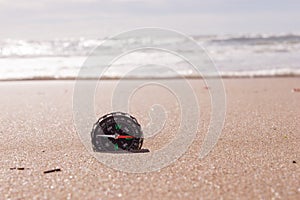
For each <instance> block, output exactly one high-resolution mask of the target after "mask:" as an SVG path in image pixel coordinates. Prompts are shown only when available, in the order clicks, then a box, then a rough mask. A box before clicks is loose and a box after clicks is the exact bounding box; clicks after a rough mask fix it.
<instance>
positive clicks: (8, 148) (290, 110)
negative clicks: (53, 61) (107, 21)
mask: <svg viewBox="0 0 300 200" xmlns="http://www.w3.org/2000/svg"><path fill="white" fill-rule="evenodd" d="M128 81H130V80H128ZM169 81H172V80H169ZM115 83H116V81H105V83H103V88H102V90H101V91H100V92H99V94H98V97H99V100H97V102H100V100H101V98H103V99H102V101H104V100H106V101H107V100H108V97H109V95H110V94H111V91H112V90H111V89H112V88H113V85H114V84H115ZM191 84H192V86H193V88H194V89H195V90H196V91H199V92H198V93H197V96H198V98H199V102H200V103H199V105H200V107H201V119H200V124H199V128H198V132H197V137H196V139H195V141H194V142H193V143H192V145H191V146H190V148H189V149H188V151H187V152H186V153H185V154H184V155H183V156H182V157H181V158H180V159H178V160H177V161H175V162H174V163H173V164H171V165H170V166H168V167H165V168H163V169H161V170H159V171H156V172H149V173H141V174H132V173H125V172H121V171H116V170H113V169H110V168H108V167H107V166H105V165H103V164H102V163H100V162H98V161H97V160H96V159H95V158H94V157H93V156H91V155H90V154H89V153H88V151H87V150H86V148H85V147H84V145H83V144H82V143H81V141H80V139H79V137H78V135H77V133H76V131H75V126H74V124H73V118H72V94H73V87H74V81H23V82H22V81H20V82H0V95H1V98H0V110H1V115H0V116H1V118H0V154H1V160H0V199H29V198H30V199H32V198H36V199H43V198H47V199H57V198H60V199H62V198H63V199H66V198H67V199H82V198H85V199H118V198H120V199H129V198H131V199H159V198H160V199H183V198H184V199H221V198H223V199H237V198H238V199H300V167H299V165H300V93H299V92H293V89H294V88H299V87H300V79H299V78H255V79H246V78H245V79H225V80H224V86H225V89H226V98H227V111H226V121H225V125H224V129H223V132H222V135H221V137H220V139H219V141H218V143H217V145H216V146H215V148H214V149H213V150H212V151H211V152H210V154H209V155H208V156H207V157H205V158H204V159H202V160H199V159H198V154H199V151H200V146H201V144H202V142H203V138H204V136H205V134H206V131H207V128H208V125H209V119H210V118H209V113H210V101H209V96H208V90H207V89H206V88H205V85H204V84H203V82H202V81H196V80H191ZM147 90H148V91H147ZM156 90H157V91H156ZM159 90H160V89H159V88H155V87H153V88H144V91H142V90H141V91H140V92H139V93H137V94H136V95H135V96H134V97H133V99H132V103H133V104H132V106H131V114H133V115H134V116H135V117H137V119H138V120H139V121H140V122H141V124H142V125H145V124H147V123H148V122H149V118H148V115H147V109H148V108H149V106H150V105H152V104H153V103H155V102H156V101H157V100H160V101H162V103H163V104H164V105H165V106H166V108H167V109H168V113H169V115H168V117H169V118H168V121H167V124H166V125H165V127H164V129H163V131H162V133H161V134H158V135H157V136H155V137H154V138H149V139H147V140H145V144H144V146H145V147H146V148H149V149H150V150H151V151H155V150H157V149H160V148H161V147H163V146H164V144H165V143H168V142H169V141H171V139H172V137H173V135H172V134H173V132H174V130H173V129H176V126H177V125H176V124H177V123H178V118H179V116H178V109H176V105H177V104H176V101H174V99H173V98H172V95H170V94H168V93H167V92H165V93H164V92H161V93H162V94H163V95H153V94H156V93H157V92H158V91H159ZM155 92H156V93H155ZM101 94H106V95H101ZM141 99H142V100H141ZM97 106H98V107H97V115H99V117H100V116H101V115H102V114H105V113H106V112H109V111H110V109H109V106H108V104H106V103H101V105H97ZM174 127H175V128H174ZM53 169H60V171H59V170H57V171H56V172H52V173H47V174H45V173H44V171H47V170H53Z"/></svg>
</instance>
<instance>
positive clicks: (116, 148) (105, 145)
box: [91, 112, 149, 153]
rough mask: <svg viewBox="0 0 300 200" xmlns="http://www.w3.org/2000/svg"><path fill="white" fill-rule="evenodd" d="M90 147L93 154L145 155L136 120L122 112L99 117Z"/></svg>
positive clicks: (141, 133)
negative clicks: (128, 153) (129, 153)
mask: <svg viewBox="0 0 300 200" xmlns="http://www.w3.org/2000/svg"><path fill="white" fill-rule="evenodd" d="M91 138H92V146H93V150H94V151H95V152H112V153H114V152H115V153H120V152H123V153H126V152H132V153H145V152H149V150H148V149H142V145H143V140H144V139H143V132H142V129H141V126H140V124H139V123H138V122H137V120H136V118H134V117H132V116H131V115H129V114H127V113H123V112H114V113H110V114H107V115H104V116H103V117H101V118H100V119H99V120H98V121H97V122H96V124H95V125H94V127H93V130H92V133H91Z"/></svg>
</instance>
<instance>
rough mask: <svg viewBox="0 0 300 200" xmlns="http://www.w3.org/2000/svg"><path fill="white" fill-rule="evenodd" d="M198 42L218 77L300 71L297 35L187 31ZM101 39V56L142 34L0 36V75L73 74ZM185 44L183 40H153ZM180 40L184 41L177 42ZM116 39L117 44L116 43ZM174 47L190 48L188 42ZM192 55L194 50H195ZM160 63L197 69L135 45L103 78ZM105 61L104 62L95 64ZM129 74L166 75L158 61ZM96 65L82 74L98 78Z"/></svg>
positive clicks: (189, 72)
mask: <svg viewBox="0 0 300 200" xmlns="http://www.w3.org/2000/svg"><path fill="white" fill-rule="evenodd" d="M191 37H192V38H193V39H194V40H195V41H196V42H197V43H198V44H199V45H201V46H202V47H203V48H204V49H205V50H206V52H207V54H208V55H209V57H210V58H211V59H212V61H213V62H214V64H215V66H216V67H217V69H218V71H219V73H220V75H221V76H223V77H255V76H299V75H300V35H297V34H277V35H276V34H269V35H268V34H261V35H257V34H256V35H251V34H249V35H223V36H218V35H206V36H203V35H196V36H191ZM104 40H108V42H106V43H105V44H106V46H105V47H104V49H106V50H105V51H104V52H103V55H101V56H104V57H105V56H107V55H110V54H112V53H113V52H114V49H115V48H122V43H137V44H136V45H137V46H138V45H139V44H138V43H139V42H143V40H147V38H144V39H142V40H141V39H140V38H139V39H135V38H128V39H124V41H121V42H120V41H114V40H111V41H109V39H86V38H78V39H74V38H69V39H53V40H14V39H2V40H0V80H15V79H21V80H22V79H33V80H34V79H66V78H70V79H72V78H76V77H77V75H78V72H79V69H80V68H81V66H82V65H83V64H84V62H85V60H86V59H87V57H88V56H89V55H90V53H91V52H92V51H93V50H94V49H95V48H96V47H97V46H99V45H101V44H102V42H103V41H104ZM152 42H156V43H165V44H166V46H168V45H173V47H174V45H177V44H178V43H181V46H184V43H185V41H184V40H178V41H176V40H172V38H169V39H164V40H161V41H152ZM182 43H183V45H182ZM120 44H121V45H120ZM178 51H179V52H185V53H190V54H193V49H191V48H189V46H188V45H187V46H184V48H181V49H178ZM195 56H197V55H195ZM151 63H160V64H161V65H162V66H171V67H174V68H175V69H176V70H177V71H178V72H179V74H178V75H180V76H186V77H194V76H197V73H196V72H195V71H194V70H193V69H191V66H189V65H188V64H187V63H185V62H183V60H182V59H181V58H179V57H176V56H175V55H172V54H169V53H164V52H160V51H136V52H132V53H130V54H128V55H125V56H123V57H121V58H119V59H118V60H116V61H115V62H114V63H113V64H112V66H111V68H110V69H109V70H108V71H107V72H106V74H105V76H106V77H107V78H118V77H123V76H124V73H125V71H126V70H125V69H127V68H128V67H130V66H136V65H145V64H151ZM97 67H106V66H97ZM131 75H132V77H136V78H139V77H149V78H155V77H160V78H161V77H162V78H163V77H170V76H173V74H172V75H171V74H168V71H166V70H164V69H163V67H161V68H160V67H158V66H155V67H149V69H147V70H144V71H143V70H140V71H135V73H133V74H131ZM97 77H99V74H97V72H96V71H95V73H94V74H90V77H87V78H97Z"/></svg>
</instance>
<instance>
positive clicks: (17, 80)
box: [0, 74, 300, 82]
mask: <svg viewBox="0 0 300 200" xmlns="http://www.w3.org/2000/svg"><path fill="white" fill-rule="evenodd" d="M183 78H184V79H188V80H197V79H199V80H203V79H218V78H219V79H261V78H272V79H273V78H300V74H299V75H298V74H297V75H296V74H295V75H276V76H273V75H254V76H251V75H245V76H226V75H224V76H219V77H217V76H207V77H205V78H203V77H202V76H182V77H102V78H100V79H98V78H77V77H61V78H56V77H33V78H11V79H0V82H19V81H76V80H93V81H94V80H164V79H165V80H180V79H183Z"/></svg>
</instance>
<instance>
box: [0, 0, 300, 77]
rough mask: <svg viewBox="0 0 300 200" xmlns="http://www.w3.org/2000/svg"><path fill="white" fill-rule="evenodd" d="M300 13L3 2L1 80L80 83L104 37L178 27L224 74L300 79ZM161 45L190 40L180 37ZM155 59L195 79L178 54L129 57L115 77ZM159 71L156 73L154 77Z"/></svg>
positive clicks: (108, 0)
mask: <svg viewBox="0 0 300 200" xmlns="http://www.w3.org/2000/svg"><path fill="white" fill-rule="evenodd" d="M299 11H300V1H297V0H286V1H280V0H226V1H225V0H209V1H197V0H185V1H179V0H39V1H34V0H28V1H21V0H0V28H1V31H0V80H15V79H33V80H34V79H61V78H74V77H76V76H77V73H78V70H79V68H80V66H82V64H83V63H84V61H85V59H86V57H87V56H88V55H89V53H90V52H91V51H92V50H93V49H94V48H95V47H97V46H98V45H100V44H101V42H102V41H103V40H106V39H107V38H109V37H111V36H113V35H116V34H118V33H120V32H123V31H128V30H131V29H135V28H139V27H162V28H168V29H174V30H177V31H180V32H182V33H184V34H187V35H189V36H191V37H192V38H193V39H194V40H195V41H197V42H198V43H199V44H200V45H202V46H203V47H204V48H205V49H206V50H207V52H208V54H209V56H210V57H211V58H212V59H213V61H214V62H215V64H216V66H217V67H218V69H219V71H220V73H221V74H222V75H223V76H230V77H237V76H296V75H300V56H299V55H300V54H299V53H300V21H299V20H298V19H299V18H300V12H299ZM143 40H147V38H143V39H141V40H135V38H128V39H124V41H114V40H111V42H110V43H109V45H108V46H107V47H106V48H107V49H108V50H107V52H106V53H108V54H109V53H111V52H113V49H114V48H116V43H118V44H120V42H121V43H128V42H131V43H132V42H137V43H139V42H143ZM155 42H164V43H167V44H168V45H176V43H178V42H180V43H182V42H183V43H184V41H174V40H172V38H170V39H169V40H168V41H166V40H163V41H155ZM117 48H119V47H117ZM181 51H188V52H191V53H192V52H193V49H189V47H186V48H184V49H181ZM147 59H148V61H149V62H150V61H152V60H157V61H161V62H162V64H165V65H171V66H174V67H177V68H178V69H180V70H179V71H180V73H181V75H184V76H193V71H191V70H190V69H189V67H188V66H186V65H183V64H182V61H181V60H180V59H178V58H176V57H174V56H170V55H169V57H168V56H166V57H164V59H162V57H161V54H160V53H157V52H152V53H149V52H147V53H144V54H143V52H140V53H136V54H134V55H132V56H131V57H130V58H127V59H121V60H119V61H118V63H116V65H115V70H112V71H111V72H110V74H108V76H110V77H112V78H115V77H119V76H122V70H120V68H121V67H127V66H130V65H131V64H133V63H139V62H141V63H143V62H145V60H146V61H147ZM159 74H160V75H161V74H162V73H161V72H160V71H157V70H155V71H153V72H152V73H149V74H148V76H150V77H153V76H157V75H159ZM138 75H139V74H136V76H138ZM163 75H164V74H163ZM165 75H166V76H167V74H165ZM143 76H145V74H143Z"/></svg>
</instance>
